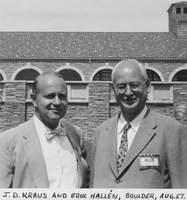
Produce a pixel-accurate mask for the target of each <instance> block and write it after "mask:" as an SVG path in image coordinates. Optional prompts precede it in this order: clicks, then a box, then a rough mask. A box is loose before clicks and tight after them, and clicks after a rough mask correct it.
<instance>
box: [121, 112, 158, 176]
mask: <svg viewBox="0 0 187 200" xmlns="http://www.w3.org/2000/svg"><path fill="white" fill-rule="evenodd" d="M156 126H157V125H156V117H155V115H154V112H152V111H150V110H149V109H148V111H147V113H146V115H145V117H144V119H143V120H142V122H141V125H140V127H139V129H138V132H137V133H136V136H135V138H134V140H133V142H132V144H131V147H130V149H129V151H128V153H127V155H126V157H125V160H124V162H123V164H122V167H121V170H120V172H119V174H118V175H120V174H121V173H122V172H123V171H124V170H125V169H126V168H127V167H128V166H129V164H130V163H131V162H132V161H133V160H134V159H136V158H137V156H138V155H139V154H140V153H141V151H142V150H143V149H144V148H145V147H146V145H147V144H148V143H149V142H150V140H151V139H152V138H153V137H154V135H155V134H156V132H155V131H154V129H155V128H156Z"/></svg>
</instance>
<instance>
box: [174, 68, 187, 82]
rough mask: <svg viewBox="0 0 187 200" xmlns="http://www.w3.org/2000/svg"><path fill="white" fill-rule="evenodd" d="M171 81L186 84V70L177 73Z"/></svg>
mask: <svg viewBox="0 0 187 200" xmlns="http://www.w3.org/2000/svg"><path fill="white" fill-rule="evenodd" d="M172 81H181V82H187V69H183V70H181V71H179V72H177V73H176V74H175V75H174V77H173V78H172Z"/></svg>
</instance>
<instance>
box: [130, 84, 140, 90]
mask: <svg viewBox="0 0 187 200" xmlns="http://www.w3.org/2000/svg"><path fill="white" fill-rule="evenodd" d="M139 86H140V85H139V84H138V83H132V84H131V85H130V87H131V88H132V89H137V88H138V87H139Z"/></svg>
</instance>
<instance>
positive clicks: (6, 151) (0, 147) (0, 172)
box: [0, 133, 14, 188]
mask: <svg viewBox="0 0 187 200" xmlns="http://www.w3.org/2000/svg"><path fill="white" fill-rule="evenodd" d="M5 136H6V135H5V134H4V133H2V134H1V135H0V188H11V187H12V180H13V176H14V165H13V161H12V153H11V150H10V144H8V143H7V142H8V141H7V140H6V138H7V137H5Z"/></svg>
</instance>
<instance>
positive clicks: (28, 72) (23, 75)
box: [15, 69, 39, 81]
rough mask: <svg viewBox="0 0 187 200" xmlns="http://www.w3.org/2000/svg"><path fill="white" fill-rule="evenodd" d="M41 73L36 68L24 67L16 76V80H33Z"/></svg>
mask: <svg viewBox="0 0 187 200" xmlns="http://www.w3.org/2000/svg"><path fill="white" fill-rule="evenodd" d="M38 75H39V73H38V72H37V71H36V70H34V69H23V70H21V71H20V72H19V73H18V74H17V75H16V77H15V80H28V81H32V80H35V78H36V77H37V76H38Z"/></svg>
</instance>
